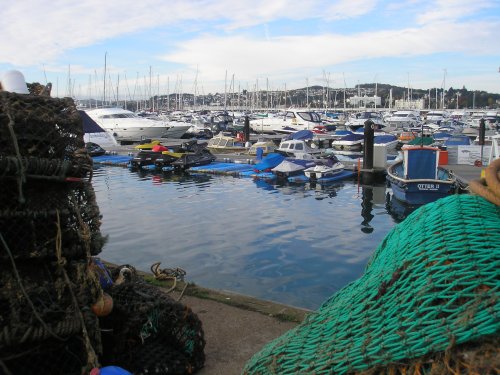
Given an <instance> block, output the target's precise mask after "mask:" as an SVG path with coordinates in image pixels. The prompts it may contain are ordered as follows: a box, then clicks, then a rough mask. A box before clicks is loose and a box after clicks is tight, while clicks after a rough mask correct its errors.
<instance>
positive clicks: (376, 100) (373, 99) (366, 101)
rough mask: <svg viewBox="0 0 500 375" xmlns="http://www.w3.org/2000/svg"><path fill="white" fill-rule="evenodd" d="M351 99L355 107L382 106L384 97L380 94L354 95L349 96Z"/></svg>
mask: <svg viewBox="0 0 500 375" xmlns="http://www.w3.org/2000/svg"><path fill="white" fill-rule="evenodd" d="M349 100H350V103H351V105H352V106H353V107H375V106H377V107H380V106H381V104H382V98H381V97H380V96H366V95H364V96H357V95H354V96H352V97H351V98H349Z"/></svg>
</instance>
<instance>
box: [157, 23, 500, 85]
mask: <svg viewBox="0 0 500 375" xmlns="http://www.w3.org/2000/svg"><path fill="white" fill-rule="evenodd" d="M498 27H500V22H498V23H496V24H493V23H491V24H488V25H484V24H481V23H461V24H453V23H435V24H432V25H427V26H425V27H422V28H408V29H404V30H399V31H386V30H383V31H378V32H369V33H368V32H367V33H358V34H354V35H340V34H326V35H318V36H290V37H278V38H271V39H270V40H262V39H254V38H250V37H245V36H241V35H239V36H229V37H219V36H213V35H205V36H202V37H200V38H197V39H193V40H190V41H187V42H186V41H184V42H182V43H180V44H179V45H178V46H177V51H174V52H171V53H168V54H166V55H164V56H163V58H164V59H165V60H168V61H172V62H176V63H179V64H184V65H187V66H191V67H192V68H193V69H194V67H196V65H199V67H200V73H201V74H202V75H203V76H211V77H223V75H224V72H225V70H228V71H230V72H235V73H236V74H237V75H238V76H239V77H241V78H242V79H250V80H251V79H255V77H265V76H280V75H287V74H290V73H291V72H294V73H297V72H300V70H302V71H305V70H307V69H314V70H316V71H317V70H318V69H322V68H323V67H325V66H332V65H335V64H341V63H346V62H349V61H356V60H362V59H373V58H383V57H388V58H399V57H404V56H421V55H429V54H433V53H442V52H459V53H465V54H491V53H496V52H495V51H492V50H491V45H494V43H495V41H496V33H495V30H497V29H498ZM303 74H305V73H303ZM302 76H305V75H302Z"/></svg>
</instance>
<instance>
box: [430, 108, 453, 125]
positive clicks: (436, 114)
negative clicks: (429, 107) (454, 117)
mask: <svg viewBox="0 0 500 375" xmlns="http://www.w3.org/2000/svg"><path fill="white" fill-rule="evenodd" d="M448 117H449V116H448V112H446V111H430V112H428V113H427V115H426V116H425V122H426V123H433V124H438V125H440V124H441V122H442V121H444V120H446V119H447V118H448Z"/></svg>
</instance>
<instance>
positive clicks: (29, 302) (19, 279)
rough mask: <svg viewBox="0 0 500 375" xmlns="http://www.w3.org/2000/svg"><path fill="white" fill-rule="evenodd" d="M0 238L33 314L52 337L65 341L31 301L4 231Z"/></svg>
mask: <svg viewBox="0 0 500 375" xmlns="http://www.w3.org/2000/svg"><path fill="white" fill-rule="evenodd" d="M0 240H1V241H2V244H3V248H4V249H5V251H6V252H7V255H8V256H9V259H10V262H11V264H12V270H13V271H14V276H15V277H16V280H17V284H18V285H19V289H20V290H21V293H22V294H23V296H24V298H26V301H27V302H28V304H29V305H30V307H31V310H32V311H33V315H34V316H35V318H36V319H37V320H38V321H39V322H40V324H41V325H42V326H43V328H44V329H45V331H46V332H47V333H48V334H50V335H51V336H52V337H54V338H56V339H57V340H60V341H65V340H64V339H63V338H62V337H59V336H58V335H56V334H55V333H54V332H53V331H52V330H51V329H50V327H49V326H48V325H47V324H46V323H45V322H44V320H43V319H42V317H41V316H40V315H39V314H38V311H37V310H36V308H35V305H34V304H33V301H31V298H30V297H29V295H28V293H27V292H26V289H24V285H23V282H22V280H21V276H20V275H19V272H18V270H17V267H16V262H15V260H14V257H13V256H12V253H11V251H10V249H9V246H8V245H7V242H5V239H4V238H3V235H2V233H0Z"/></svg>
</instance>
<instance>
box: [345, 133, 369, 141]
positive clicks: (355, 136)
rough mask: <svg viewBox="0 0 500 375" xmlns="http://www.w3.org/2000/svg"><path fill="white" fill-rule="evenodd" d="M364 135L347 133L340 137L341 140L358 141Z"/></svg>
mask: <svg viewBox="0 0 500 375" xmlns="http://www.w3.org/2000/svg"><path fill="white" fill-rule="evenodd" d="M364 138H365V136H364V135H361V134H347V135H346V136H345V137H342V138H340V140H341V141H360V140H362V139H364Z"/></svg>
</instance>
